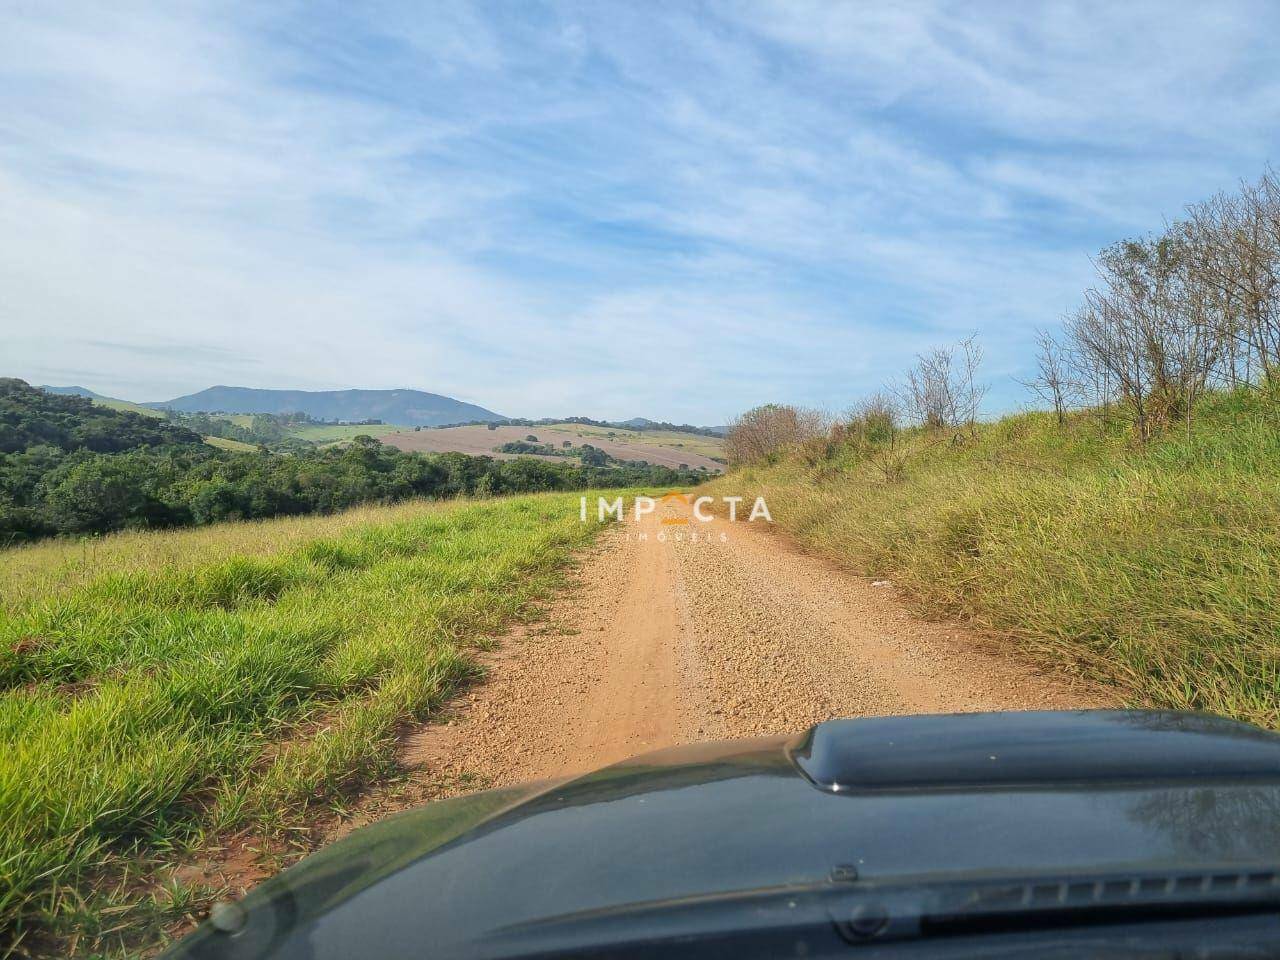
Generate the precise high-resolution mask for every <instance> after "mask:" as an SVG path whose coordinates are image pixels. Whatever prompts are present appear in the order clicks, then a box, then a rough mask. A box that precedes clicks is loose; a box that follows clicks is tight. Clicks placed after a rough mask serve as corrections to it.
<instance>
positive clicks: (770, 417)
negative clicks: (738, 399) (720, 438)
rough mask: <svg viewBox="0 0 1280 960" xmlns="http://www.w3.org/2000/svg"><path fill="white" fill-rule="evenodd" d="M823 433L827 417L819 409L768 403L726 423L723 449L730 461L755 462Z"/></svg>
mask: <svg viewBox="0 0 1280 960" xmlns="http://www.w3.org/2000/svg"><path fill="white" fill-rule="evenodd" d="M825 433H826V418H825V417H824V416H823V415H822V413H820V412H819V411H817V410H807V409H804V408H802V407H792V406H787V405H784V404H778V403H767V404H765V405H764V406H760V407H754V408H753V409H751V410H748V411H747V412H746V413H744V414H742V415H741V416H739V417H738V418H737V419H736V420H734V421H733V422H732V423H731V424H730V425H729V431H728V433H727V434H725V451H726V452H727V454H728V457H729V462H730V463H755V462H758V461H761V460H765V459H767V458H768V457H770V456H773V455H774V454H777V453H780V452H781V451H783V450H785V449H786V448H788V447H792V446H795V445H797V444H800V443H803V442H804V441H806V440H812V439H815V438H817V437H821V436H823V435H824V434H825Z"/></svg>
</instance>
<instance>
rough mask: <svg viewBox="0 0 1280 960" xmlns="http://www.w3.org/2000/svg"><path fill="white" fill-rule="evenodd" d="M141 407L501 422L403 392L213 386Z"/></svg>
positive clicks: (479, 410) (412, 421)
mask: <svg viewBox="0 0 1280 960" xmlns="http://www.w3.org/2000/svg"><path fill="white" fill-rule="evenodd" d="M143 406H147V407H151V408H153V409H156V410H165V409H169V410H177V411H180V412H182V413H199V412H203V413H275V414H282V413H305V414H307V416H309V417H313V418H315V419H317V420H354V421H361V420H381V421H382V422H384V423H389V424H392V423H395V424H404V425H406V426H412V427H417V426H422V427H433V426H441V425H443V424H448V423H456V422H458V421H459V420H480V421H491V420H505V419H506V418H505V417H503V416H502V415H501V414H498V413H494V412H493V411H492V410H487V409H485V408H484V407H481V406H479V405H477V404H474V403H466V402H465V401H462V400H455V399H454V398H453V397H446V396H443V395H442V394H438V393H427V392H426V391H424V390H412V389H408V388H401V389H394V390H362V389H350V390H273V389H264V388H258V387H234V386H228V385H225V384H218V385H216V386H212V387H208V388H206V389H204V390H199V391H197V392H196V393H190V394H186V395H184V396H181V397H174V398H173V399H172V400H162V401H154V402H151V403H146V404H143Z"/></svg>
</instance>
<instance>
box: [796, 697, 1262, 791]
mask: <svg viewBox="0 0 1280 960" xmlns="http://www.w3.org/2000/svg"><path fill="white" fill-rule="evenodd" d="M788 749H789V753H790V756H791V759H792V760H793V762H794V763H795V764H796V766H797V767H799V769H800V770H801V771H802V772H803V773H804V775H805V776H806V777H807V778H808V779H809V780H810V781H811V782H812V783H813V784H814V785H815V786H817V787H818V788H820V789H822V790H827V791H830V792H832V793H845V792H851V793H857V792H868V791H920V790H972V789H999V788H1018V787H1036V786H1046V785H1048V786H1052V785H1055V784H1086V785H1087V784H1105V783H1140V784H1143V785H1159V784H1173V783H1192V782H1196V783H1204V782H1223V781H1272V782H1280V735H1277V734H1274V733H1270V732H1268V731H1266V730H1262V729H1261V728H1259V727H1254V726H1251V725H1250V724H1246V723H1239V722H1236V721H1233V720H1225V719H1223V718H1221V717H1215V716H1211V715H1209V714H1200V713H1180V712H1175V711H1150V710H1132V711H1125V710H1079V711H1032V712H1007V713H969V714H950V715H934V716H918V717H877V718H868V719H861V720H829V721H827V722H826V723H820V724H818V725H817V726H815V727H813V728H812V729H811V730H809V731H808V732H807V733H805V734H803V735H802V736H801V737H799V738H798V739H797V740H796V741H794V742H793V743H792V744H791V745H790V746H789V748H788Z"/></svg>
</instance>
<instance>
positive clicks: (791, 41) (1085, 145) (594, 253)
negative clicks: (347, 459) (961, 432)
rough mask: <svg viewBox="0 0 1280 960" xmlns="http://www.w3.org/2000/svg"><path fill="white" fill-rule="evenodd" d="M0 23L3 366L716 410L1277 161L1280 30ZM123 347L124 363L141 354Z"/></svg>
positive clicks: (608, 18) (789, 19)
mask: <svg viewBox="0 0 1280 960" xmlns="http://www.w3.org/2000/svg"><path fill="white" fill-rule="evenodd" d="M5 18H6V22H5V28H4V29H3V30H0V290H2V291H3V295H2V296H0V327H3V331H4V334H5V344H6V355H7V356H8V359H9V363H8V364H6V367H7V368H9V369H6V372H11V373H16V374H18V375H23V376H27V377H29V378H30V379H32V380H35V381H48V380H56V379H58V376H59V373H60V372H65V371H68V370H76V371H94V370H97V371H99V373H98V374H97V375H96V379H91V378H90V377H89V376H88V374H87V373H86V374H85V375H84V376H81V377H79V379H81V380H84V381H85V383H86V385H87V386H91V387H94V388H110V390H111V391H114V392H117V393H121V394H124V395H126V396H130V397H136V398H140V399H155V398H157V397H164V396H167V395H172V394H174V393H178V392H185V391H188V390H192V389H198V388H200V387H203V386H206V385H208V384H209V383H212V382H215V381H217V382H240V383H246V384H252V385H259V386H292V387H303V388H307V387H311V388H321V387H339V386H417V387H421V388H425V389H429V390H435V391H439V392H444V393H449V394H452V395H455V396H459V397H461V398H463V399H467V400H473V401H477V402H480V403H484V404H486V405H488V406H491V407H493V408H495V409H502V410H508V411H512V412H519V413H527V414H531V415H541V414H567V413H590V414H594V415H597V416H630V415H634V414H637V413H640V414H644V415H648V416H663V417H670V418H672V419H689V420H699V421H717V422H719V421H722V420H723V419H725V418H726V417H727V416H729V415H731V414H732V413H734V412H735V411H737V410H738V409H741V408H742V407H744V406H745V405H748V404H751V403H754V402H757V401H760V400H766V399H790V400H796V401H800V402H807V403H814V404H820V405H824V406H828V407H833V408H839V407H841V406H844V405H845V404H847V403H848V402H849V401H850V400H852V399H854V398H855V397H856V396H857V395H858V394H860V393H863V392H865V391H867V390H870V389H873V388H874V387H875V386H877V385H878V383H879V382H880V381H881V380H883V379H884V378H885V377H886V376H887V375H889V374H892V373H893V372H894V371H895V370H897V369H899V368H900V367H901V366H903V365H904V364H905V363H906V362H907V361H908V360H909V358H910V356H911V354H912V353H913V352H915V351H916V350H919V349H921V348H922V347H923V346H925V345H927V344H929V343H931V342H935V341H937V340H941V339H947V338H953V337H956V336H958V335H960V334H962V333H964V332H967V331H970V330H974V329H976V330H979V331H981V332H982V334H983V335H984V337H985V339H986V342H987V344H988V355H989V357H990V372H991V374H992V377H993V379H995V380H996V389H995V390H994V391H993V393H992V400H993V404H994V405H996V406H1008V405H1010V404H1012V403H1014V402H1016V399H1017V388H1016V386H1015V384H1014V380H1013V378H1014V377H1015V376H1016V375H1017V374H1018V373H1020V372H1022V364H1023V363H1024V362H1025V356H1024V354H1025V349H1026V345H1027V342H1028V340H1029V337H1030V330H1031V328H1032V327H1034V326H1035V325H1049V324H1052V323H1054V322H1056V320H1057V318H1058V317H1059V316H1060V314H1061V313H1062V311H1064V310H1065V309H1067V308H1068V307H1069V306H1070V305H1071V303H1072V301H1073V299H1074V298H1075V297H1076V296H1077V295H1078V293H1079V290H1080V289H1081V287H1082V285H1083V284H1084V283H1085V282H1086V280H1087V276H1088V256H1089V254H1090V253H1092V252H1093V251H1094V250H1095V249H1096V248H1097V247H1098V246H1100V245H1102V244H1103V243H1106V242H1108V241H1110V240H1111V239H1113V238H1116V237H1118V236H1121V235H1125V234H1131V233H1136V232H1141V231H1144V230H1149V229H1153V228H1156V227H1158V226H1159V224H1160V222H1161V220H1162V218H1164V217H1166V216H1171V215H1176V213H1177V212H1178V210H1179V208H1180V206H1181V205H1182V204H1183V203H1185V202H1187V201H1189V200H1193V199H1196V198H1198V197H1200V196H1203V195H1205V194H1207V193H1210V192H1212V191H1214V190H1216V189H1219V188H1222V187H1226V186H1230V185H1231V184H1232V183H1233V182H1234V181H1235V180H1236V179H1237V178H1239V177H1241V176H1247V175H1252V174H1255V173H1256V172H1258V171H1259V170H1260V169H1261V168H1262V166H1263V165H1264V164H1265V163H1266V162H1268V161H1269V160H1270V159H1272V157H1273V155H1274V152H1275V149H1276V142H1275V141H1276V137H1277V133H1276V131H1277V129H1280V128H1278V127H1277V124H1276V123H1275V122H1274V121H1275V120H1276V114H1277V110H1278V109H1280V64H1277V63H1276V62H1275V60H1274V57H1273V56H1272V54H1271V51H1270V49H1269V44H1268V37H1271V36H1274V35H1275V34H1276V32H1277V27H1280V11H1278V10H1277V8H1275V7H1274V6H1273V5H1270V4H1265V3H1259V4H1249V3H1237V4H1215V5H1202V6H1199V7H1196V6H1192V5H1189V4H1187V5H1175V6H1173V7H1170V6H1169V5H1167V4H1161V5H1152V6H1145V5H1142V4H1136V5H1135V4H1126V5H1119V6H1117V5H1115V4H1102V3H1088V4H1050V5H1035V6H1034V7H1021V6H1017V5H1007V4H996V3H992V4H990V5H984V6H980V7H976V8H975V7H974V6H972V5H962V6H957V5H953V4H948V3H937V4H924V3H920V4H904V5H894V6H893V7H892V8H890V7H887V6H885V5H873V4H854V3H849V4H843V3H828V2H818V0H814V2H812V3H809V2H802V0H797V2H790V3H786V4H774V3H764V2H760V3H758V4H756V3H740V2H732V3H730V2H709V3H704V4H700V5H685V4H643V5H636V4H622V3H618V4H611V3H605V4H570V3H564V4H559V3H556V4H545V5H544V4H485V5H475V4H461V3H459V4H451V3H436V4H431V5H428V6H427V7H425V8H424V7H423V6H421V5H417V4H413V5H410V4H403V5H402V4H396V3H383V4H376V5H374V6H372V7H369V6H366V5H361V6H360V7H359V8H356V7H353V6H351V5H345V4H337V3H333V4H327V5H326V4H321V5H315V4H308V5H298V6H290V5H286V6H283V7H277V6H272V5H268V6H266V7H264V6H263V5H259V4H248V3H234V2H231V3H208V4H200V3H196V4H190V5H188V4H182V5H154V4H137V5H130V4H125V5H124V6H120V5H106V6H104V5H102V4H89V3H83V4H75V3H66V4H30V5H25V6H22V7H20V8H18V9H17V10H16V11H10V12H8V13H6V15H5ZM112 344H115V345H125V346H126V347H127V349H120V348H119V347H118V346H111V345H112Z"/></svg>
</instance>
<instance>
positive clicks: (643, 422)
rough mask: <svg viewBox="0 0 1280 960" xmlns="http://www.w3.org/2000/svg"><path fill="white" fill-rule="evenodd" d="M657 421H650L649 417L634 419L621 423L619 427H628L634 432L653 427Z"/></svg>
mask: <svg viewBox="0 0 1280 960" xmlns="http://www.w3.org/2000/svg"><path fill="white" fill-rule="evenodd" d="M657 422H658V421H657V420H650V419H649V418H648V417H632V418H631V419H630V420H622V421H619V422H618V424H617V426H619V427H628V428H630V429H632V430H643V429H644V428H645V427H652V426H653V425H654V424H655V423H657Z"/></svg>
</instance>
